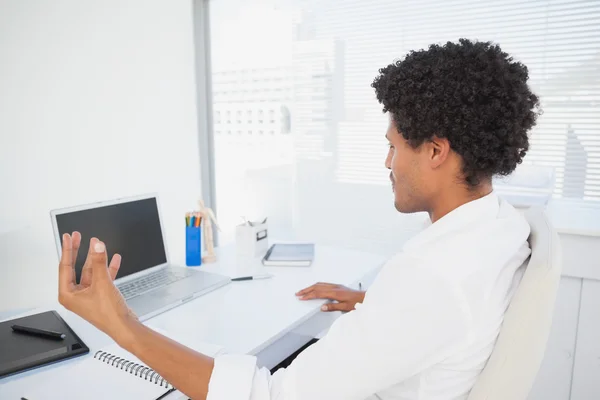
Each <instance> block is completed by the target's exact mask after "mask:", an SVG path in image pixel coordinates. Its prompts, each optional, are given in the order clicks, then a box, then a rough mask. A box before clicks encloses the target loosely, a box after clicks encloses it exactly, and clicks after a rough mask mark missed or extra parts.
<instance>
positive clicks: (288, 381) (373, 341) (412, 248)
mask: <svg viewBox="0 0 600 400" xmlns="http://www.w3.org/2000/svg"><path fill="white" fill-rule="evenodd" d="M528 236H529V225H528V224H527V222H526V220H525V219H524V217H523V216H522V215H521V214H520V213H519V212H518V211H516V210H515V209H514V208H513V207H512V206H510V205H509V204H508V203H506V202H505V201H504V200H501V199H499V198H498V197H497V196H496V194H494V193H491V194H490V195H488V196H485V197H483V198H481V199H478V200H475V201H472V202H470V203H467V204H465V205H463V206H461V207H459V208H457V209H455V210H453V211H452V212H450V213H449V214H447V215H445V216H444V217H443V218H441V219H439V220H438V221H436V222H435V223H433V224H431V225H430V226H429V227H427V228H426V229H425V230H423V231H422V232H420V233H419V234H418V235H416V236H415V237H414V238H412V239H411V240H410V241H409V242H407V243H406V244H405V246H404V248H403V251H402V252H401V253H399V254H397V255H396V256H394V257H393V258H392V259H390V260H389V261H388V262H387V263H386V264H385V265H384V266H383V268H382V270H381V271H380V273H379V275H378V276H377V278H376V280H375V282H374V283H373V285H372V286H371V287H370V288H369V290H368V291H367V294H366V296H365V300H364V302H363V303H362V304H357V305H356V310H354V311H352V312H349V313H346V314H344V315H342V316H341V317H340V318H338V319H337V320H336V321H335V323H334V324H333V325H332V326H331V328H330V330H329V332H328V333H327V335H326V336H325V337H324V338H323V339H321V340H320V341H318V342H317V343H315V344H313V345H312V346H310V347H309V348H308V349H306V350H305V351H303V352H302V353H301V354H300V355H299V356H298V357H297V358H296V359H295V360H294V362H293V363H292V364H291V365H290V366H289V367H288V368H287V369H280V370H278V371H277V372H276V373H275V374H273V375H272V376H271V375H270V372H269V371H268V370H267V369H265V368H257V367H256V358H255V357H253V356H244V355H224V356H221V357H218V358H217V359H216V360H215V367H214V370H213V373H212V377H211V380H210V383H209V394H208V399H209V400H318V399H324V400H335V399H343V400H353V399H355V400H365V399H369V400H371V399H382V400H391V399H394V400H442V399H443V400H449V399H451V400H458V399H466V398H467V396H468V393H469V391H470V390H471V388H472V387H473V385H474V383H475V380H476V379H477V377H478V375H479V373H480V372H481V370H482V369H483V367H484V366H485V363H486V361H487V359H488V358H489V356H490V354H491V352H492V349H493V347H494V344H495V342H496V338H497V336H498V332H499V329H500V325H501V323H502V320H503V317H504V312H505V311H506V308H507V306H508V303H509V301H510V299H511V297H512V294H513V292H514V290H515V289H516V286H517V285H518V283H519V281H520V277H521V276H522V269H521V268H519V267H520V266H521V265H522V264H523V262H524V261H525V260H526V259H527V257H528V256H529V254H530V249H529V245H528V244H527V237H528Z"/></svg>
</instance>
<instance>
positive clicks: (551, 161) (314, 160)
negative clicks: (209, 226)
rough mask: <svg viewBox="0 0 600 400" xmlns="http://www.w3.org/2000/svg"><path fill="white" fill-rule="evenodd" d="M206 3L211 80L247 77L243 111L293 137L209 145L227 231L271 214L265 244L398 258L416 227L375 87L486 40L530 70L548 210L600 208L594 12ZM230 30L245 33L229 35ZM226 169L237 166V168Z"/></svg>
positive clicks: (291, 1) (599, 76)
mask: <svg viewBox="0 0 600 400" xmlns="http://www.w3.org/2000/svg"><path fill="white" fill-rule="evenodd" d="M210 7H211V18H212V19H213V21H212V23H211V41H212V43H211V52H212V71H213V77H214V78H213V79H214V80H216V77H217V76H219V74H223V73H225V72H227V73H228V75H227V76H230V75H229V74H231V75H233V76H236V75H240V74H243V73H247V74H248V76H252V78H251V79H249V82H248V89H249V90H251V92H252V93H254V96H253V97H252V99H251V100H250V103H251V104H252V105H254V106H256V107H260V104H261V103H264V102H269V103H276V104H278V105H279V106H280V107H281V109H282V110H285V113H282V115H281V117H280V116H279V115H278V116H277V118H275V120H276V121H275V123H276V124H279V125H278V127H277V132H283V133H286V132H289V133H290V134H289V135H276V136H274V137H275V138H277V140H265V143H264V144H263V145H261V146H256V147H254V148H253V149H252V151H249V149H250V144H251V143H252V142H253V141H256V140H258V137H256V136H255V137H254V138H253V139H252V140H247V141H244V140H240V141H239V142H236V143H231V142H219V140H216V141H215V147H216V156H215V174H216V184H217V188H216V193H217V207H218V209H219V218H220V220H222V221H223V223H222V224H221V226H223V227H227V226H234V225H235V224H236V223H237V222H238V221H239V216H240V215H245V216H247V217H249V218H252V217H256V218H259V217H264V216H268V217H269V222H270V226H271V228H272V229H274V230H275V232H273V233H272V234H279V233H281V234H283V233H285V232H287V231H293V232H294V233H295V234H296V235H297V236H300V237H301V236H302V235H303V234H306V235H309V236H310V237H311V238H316V239H323V241H330V242H335V243H338V244H345V245H349V246H354V247H359V248H364V249H372V250H382V251H389V252H395V251H397V243H399V242H400V237H399V236H402V235H403V234H404V233H406V234H407V235H411V234H412V229H409V227H410V226H412V225H411V224H409V223H408V222H407V221H412V220H413V218H414V219H417V217H416V216H406V215H399V214H398V213H397V212H396V211H395V210H394V208H393V205H392V195H391V190H390V188H389V180H388V173H387V171H386V170H385V169H384V166H383V162H384V157H385V154H386V143H385V141H384V140H383V135H384V132H385V129H386V124H387V121H386V117H385V116H384V115H383V114H382V113H381V107H380V105H379V104H378V103H377V101H376V100H375V97H374V93H373V90H372V88H371V87H370V84H371V82H372V80H373V78H374V76H375V75H376V74H377V70H378V69H379V68H381V67H382V66H385V65H387V64H389V63H390V62H392V61H394V60H395V59H397V58H399V57H402V56H404V55H405V54H406V53H407V52H408V51H410V50H413V49H421V48H424V47H426V46H428V45H429V44H431V43H440V42H445V41H448V40H450V41H456V40H457V39H458V38H460V37H467V38H471V39H478V40H491V41H494V42H496V43H498V44H500V45H501V46H502V48H503V50H505V51H507V52H508V53H510V54H511V55H513V56H514V57H515V58H516V59H518V60H520V61H522V62H524V63H525V64H526V65H527V66H528V67H529V72H530V84H531V85H532V87H533V89H534V91H535V92H536V93H537V94H538V95H539V96H540V97H541V100H542V107H543V109H544V114H543V115H542V116H541V117H540V119H539V122H538V125H537V127H536V128H535V129H534V131H533V132H532V136H531V149H530V151H529V153H528V155H527V156H526V158H525V160H524V164H525V165H527V164H529V165H535V166H549V167H551V168H553V170H554V191H553V198H554V201H558V202H560V201H564V202H565V203H569V204H574V205H584V206H590V207H598V208H599V209H600V2H597V1H584V0H581V1H567V0H564V1H562V0H556V1H550V0H539V1H514V0H499V1H495V2H481V1H478V0H464V1H461V2H447V1H441V0H437V1H435V0H429V1H424V2H411V1H402V0H372V1H364V0H345V1H343V2H342V1H339V2H332V1H322V0H302V1H301V0H254V1H251V2H248V1H243V0H219V1H214V2H210ZM231 26H236V27H237V28H238V29H241V30H243V31H244V32H246V34H245V35H244V36H243V37H240V36H232V35H230V29H231ZM244 71H246V72H244ZM267 77H268V78H274V77H276V80H270V81H267V79H266V78H267ZM274 82H276V83H274ZM273 88H276V90H271V89H273ZM213 92H214V96H215V97H214V99H215V101H218V102H227V101H231V100H229V99H228V98H227V96H229V95H230V94H228V93H227V92H224V91H221V90H219V88H218V85H216V84H214V85H213ZM217 99H218V100H217ZM286 113H287V114H286ZM286 115H287V117H286ZM263 118H264V117H263V114H262V109H261V111H260V112H259V118H258V120H259V121H262V120H263ZM272 120H273V117H272V114H269V118H268V119H266V121H267V122H268V121H272ZM269 129H271V128H270V125H269ZM280 139H281V140H280ZM220 146H223V148H221V147H220ZM231 146H235V147H236V150H235V151H233V150H232V149H231ZM233 162H235V165H242V166H243V167H236V168H235V169H234V170H232V168H230V166H231V165H232V163H233ZM256 188H260V190H255V189H256ZM324 220H327V221H328V223H326V224H325V223H323V221H324ZM315 235H316V237H315Z"/></svg>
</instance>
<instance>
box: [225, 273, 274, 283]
mask: <svg viewBox="0 0 600 400" xmlns="http://www.w3.org/2000/svg"><path fill="white" fill-rule="evenodd" d="M272 276H273V275H271V274H263V275H254V276H240V277H239V278H231V281H232V282H239V281H252V280H255V279H267V278H270V277H272Z"/></svg>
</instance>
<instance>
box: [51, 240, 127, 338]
mask: <svg viewBox="0 0 600 400" xmlns="http://www.w3.org/2000/svg"><path fill="white" fill-rule="evenodd" d="M80 244H81V235H80V234H79V232H73V236H72V237H71V236H70V235H68V234H64V235H63V241H62V257H61V260H60V264H59V271H58V275H59V279H58V300H59V302H60V303H61V304H62V305H63V306H64V307H65V308H66V309H68V310H70V311H72V312H74V313H75V314H77V315H79V316H80V317H82V318H83V319H85V320H87V321H88V322H90V323H91V324H93V325H94V326H96V327H97V328H98V329H100V330H101V331H103V332H105V333H106V334H108V335H109V336H111V337H113V339H115V340H117V337H118V336H119V335H120V334H121V333H123V332H124V331H125V325H126V324H127V323H128V322H129V321H131V320H135V319H137V318H136V317H135V315H134V314H133V313H132V312H131V310H129V308H128V307H127V304H126V303H125V299H124V298H123V296H122V295H121V293H120V292H119V290H118V289H117V287H116V286H115V285H114V283H113V280H114V279H115V277H116V276H117V273H118V271H119V267H120V266H121V256H120V255H118V254H115V255H114V256H113V258H112V260H111V261H110V265H108V266H107V255H106V246H105V245H104V243H102V242H101V241H99V240H98V239H96V238H93V239H92V240H90V250H89V252H88V256H87V259H86V261H85V264H84V267H83V270H82V273H81V281H80V283H79V284H77V282H76V278H75V276H76V275H75V260H76V259H77V253H78V251H79V247H80Z"/></svg>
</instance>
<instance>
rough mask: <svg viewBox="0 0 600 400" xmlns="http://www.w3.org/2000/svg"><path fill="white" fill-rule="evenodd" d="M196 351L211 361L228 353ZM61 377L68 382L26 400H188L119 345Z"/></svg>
mask: <svg viewBox="0 0 600 400" xmlns="http://www.w3.org/2000/svg"><path fill="white" fill-rule="evenodd" d="M170 336H172V335H170ZM172 338H173V339H175V340H177V338H174V337H172ZM180 342H181V341H180ZM182 344H184V345H185V342H183V343H182ZM188 347H192V346H188ZM193 347H194V348H195V349H196V350H198V351H199V352H201V353H203V354H206V355H208V356H211V357H216V356H218V355H220V354H223V353H224V348H223V347H220V346H216V345H212V344H208V343H206V344H202V345H200V346H198V345H196V346H193ZM61 376H63V377H64V379H61V380H60V383H58V382H57V381H56V379H55V378H54V379H53V378H51V377H49V378H48V379H47V380H46V381H44V382H42V384H40V385H36V387H35V388H32V389H31V391H30V392H28V393H26V394H25V395H24V396H23V397H24V398H26V399H28V400H80V399H86V400H95V399H98V400H100V399H116V398H119V399H121V398H123V399H140V400H155V399H158V398H160V399H165V400H167V399H180V398H187V397H181V396H182V394H181V392H179V391H177V390H176V389H175V388H174V387H173V385H172V384H171V383H169V382H168V381H167V380H166V379H164V378H163V377H162V376H160V375H159V374H158V373H157V372H156V371H154V370H153V369H151V368H150V367H148V366H147V365H146V364H144V363H143V362H142V361H140V360H139V359H138V358H137V357H135V356H134V355H132V354H131V353H129V352H128V351H126V350H124V349H122V348H121V347H119V346H118V345H117V344H113V345H110V346H107V347H104V348H102V349H100V350H97V351H95V352H93V353H90V356H89V357H87V358H86V359H84V360H82V361H81V362H79V363H77V364H75V365H73V366H72V367H71V368H69V369H67V370H65V371H61Z"/></svg>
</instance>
